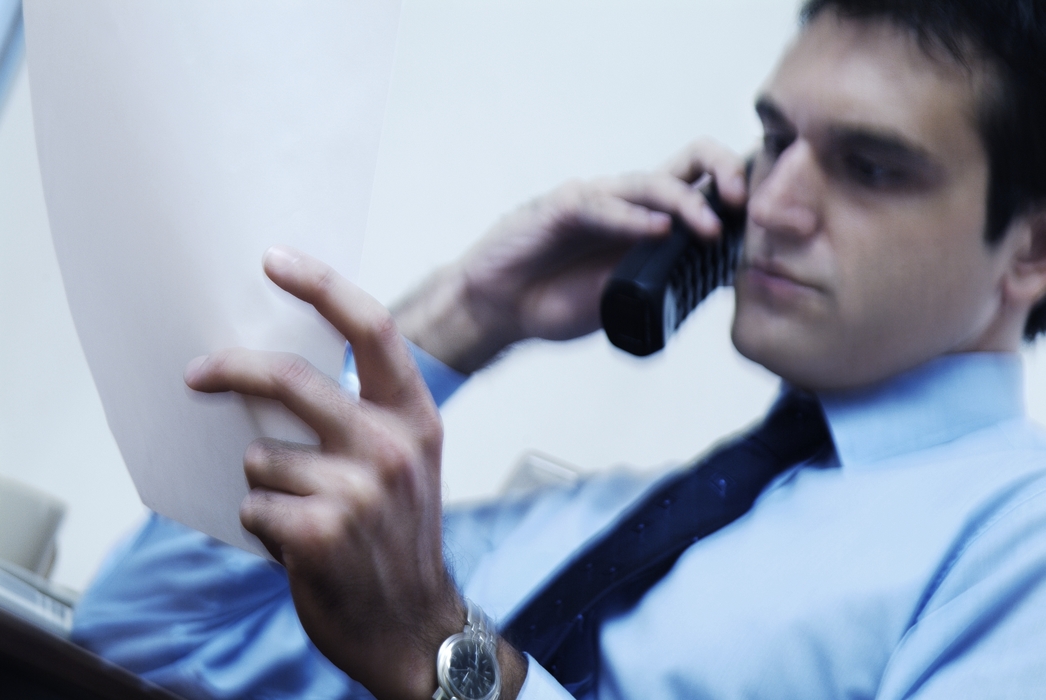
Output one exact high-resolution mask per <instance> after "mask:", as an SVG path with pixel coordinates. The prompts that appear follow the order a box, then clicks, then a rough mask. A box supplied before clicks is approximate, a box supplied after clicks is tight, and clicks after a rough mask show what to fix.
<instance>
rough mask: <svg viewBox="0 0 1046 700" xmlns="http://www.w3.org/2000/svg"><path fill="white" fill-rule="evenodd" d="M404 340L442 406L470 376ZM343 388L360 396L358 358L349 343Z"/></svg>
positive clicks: (431, 392) (346, 347)
mask: <svg viewBox="0 0 1046 700" xmlns="http://www.w3.org/2000/svg"><path fill="white" fill-rule="evenodd" d="M404 340H405V341H406V343H407V347H408V348H410V352H411V354H412V355H414V362H415V363H417V365H418V369H419V370H420V371H421V378H422V379H424V380H425V385H426V386H427V387H428V388H429V393H430V394H432V399H433V401H435V402H436V405H437V406H442V405H443V403H444V402H445V401H446V400H447V399H449V398H450V397H451V395H452V394H453V393H454V392H455V391H457V390H458V388H459V387H461V385H462V384H464V383H465V382H466V381H468V376H466V375H464V374H462V373H461V372H458V371H457V370H455V369H451V368H450V367H448V366H447V365H445V364H443V363H442V362H440V361H439V360H437V359H436V358H435V357H433V356H432V355H430V354H428V353H427V352H425V351H424V350H422V349H421V348H419V347H418V346H417V345H415V344H414V343H412V342H410V341H409V340H407V339H406V338H404ZM341 386H342V388H343V389H345V390H346V391H348V392H350V393H352V394H354V395H356V396H359V394H360V380H359V377H358V376H357V375H356V358H355V357H354V356H353V354H352V346H351V345H349V344H348V343H346V344H345V362H344V363H343V365H342V370H341Z"/></svg>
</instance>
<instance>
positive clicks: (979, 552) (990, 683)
mask: <svg viewBox="0 0 1046 700" xmlns="http://www.w3.org/2000/svg"><path fill="white" fill-rule="evenodd" d="M957 549H958V551H957V552H956V553H955V554H954V556H953V557H952V558H951V563H950V565H949V566H947V567H946V570H945V571H943V572H941V573H940V574H939V575H938V577H937V581H938V584H937V585H936V586H935V587H934V588H933V589H932V590H931V591H930V592H929V594H928V595H927V596H926V603H925V605H924V606H923V607H922V610H921V611H920V612H919V613H918V615H917V616H916V619H915V622H914V624H913V625H912V626H911V627H910V628H909V630H908V632H907V634H906V635H905V636H904V638H903V639H902V640H901V643H900V644H899V645H898V647H897V648H896V650H895V652H894V654H893V656H892V657H891V659H890V662H889V664H888V665H887V669H886V673H885V674H884V677H883V681H882V684H881V685H880V691H879V694H878V698H879V700H900V699H901V698H912V699H913V700H945V699H946V698H948V699H950V698H960V697H961V698H988V697H993V698H1030V697H1033V696H1034V697H1039V695H1038V693H1039V691H1035V690H1033V689H1035V688H1039V689H1042V688H1046V654H1044V652H1043V650H1044V649H1046V488H1042V489H1041V490H1039V491H1037V492H1033V494H1032V495H1031V496H1029V497H1028V498H1026V499H1024V500H1023V501H1021V502H1019V503H1017V504H1016V505H1015V506H1013V507H1012V508H1010V509H1008V510H1007V511H1006V512H1004V513H1002V514H1000V515H999V516H997V517H996V518H995V519H994V520H993V521H991V522H990V523H988V524H987V525H986V526H984V527H983V528H981V529H980V530H979V531H978V532H977V533H975V534H974V535H973V536H972V537H971V538H968V539H967V540H966V541H965V542H964V543H963V544H962V545H960V546H959V547H958V548H957Z"/></svg>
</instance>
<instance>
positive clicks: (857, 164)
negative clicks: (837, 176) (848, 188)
mask: <svg viewBox="0 0 1046 700" xmlns="http://www.w3.org/2000/svg"><path fill="white" fill-rule="evenodd" d="M843 167H844V169H845V172H846V175H847V177H849V178H850V179H851V180H853V181H854V182H856V183H857V184H859V185H862V186H864V187H870V188H875V189H887V188H892V187H898V186H901V185H904V184H905V183H906V181H907V174H906V173H905V171H904V170H903V169H901V168H898V167H895V166H893V165H891V164H889V163H886V162H883V161H881V160H877V159H875V158H872V157H868V156H866V155H864V154H862V153H848V154H847V155H846V156H844V158H843Z"/></svg>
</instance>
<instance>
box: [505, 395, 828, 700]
mask: <svg viewBox="0 0 1046 700" xmlns="http://www.w3.org/2000/svg"><path fill="white" fill-rule="evenodd" d="M830 444H831V437H830V436H829V433H828V427H827V425H826V424H825V421H824V416H823V414H822V412H821V406H820V404H819V403H818V402H817V399H816V398H815V397H814V396H812V395H810V394H804V393H800V392H796V391H792V392H789V393H788V394H786V395H785V396H784V397H782V398H781V400H780V401H778V402H777V404H776V405H775V406H774V408H773V409H772V410H771V411H770V414H769V415H768V416H767V417H766V419H765V420H764V421H763V422H762V423H761V424H760V425H759V426H757V427H756V428H755V429H754V430H752V431H750V432H748V433H746V434H745V435H743V436H742V437H740V438H737V439H736V440H734V441H732V442H730V443H728V444H726V445H724V446H722V447H719V448H717V449H715V450H714V451H713V452H711V453H710V454H709V455H707V456H705V457H701V458H699V459H698V460H697V461H696V462H695V463H694V464H693V465H692V466H690V467H687V468H685V469H683V470H681V471H679V472H678V473H676V474H675V475H673V476H672V477H670V478H668V479H667V480H666V481H665V482H664V483H663V484H661V485H660V486H658V487H657V488H655V489H654V491H653V492H652V493H650V494H649V495H647V496H646V497H645V498H643V500H641V501H640V502H639V503H637V504H636V505H635V506H633V507H632V508H631V509H630V510H629V511H628V512H627V513H625V514H624V515H623V516H622V517H621V518H620V519H619V520H618V522H617V525H615V526H614V527H613V528H612V529H610V530H609V531H608V532H606V533H605V534H603V535H602V536H601V537H599V538H598V539H596V540H594V541H593V542H591V543H590V544H589V545H587V546H586V547H585V548H584V549H583V550H581V551H580V552H579V553H578V554H576V555H575V557H574V558H573V559H572V560H571V561H570V562H569V563H567V564H565V565H564V567H563V568H562V569H561V570H560V572H559V574H557V575H556V576H555V577H554V578H553V579H551V580H550V581H549V582H548V583H547V584H546V585H545V586H544V587H543V588H541V589H540V590H538V591H537V592H536V593H535V594H534V595H533V596H532V597H531V599H530V600H529V601H528V602H527V603H526V605H525V606H524V607H523V608H521V609H520V611H519V612H518V613H517V614H516V615H515V617H513V618H512V619H511V620H509V621H508V622H507V623H506V624H505V625H504V626H503V628H502V634H503V635H505V637H506V638H507V639H508V640H509V641H510V642H512V643H513V644H514V645H515V646H516V648H517V649H520V650H521V651H525V652H527V653H529V654H530V655H531V656H533V657H534V658H535V659H536V660H537V661H538V662H539V663H540V664H541V665H542V666H544V667H545V669H546V670H548V671H549V672H550V673H551V674H552V675H553V676H554V677H555V678H556V680H558V681H559V682H560V683H562V684H563V686H564V687H565V688H566V689H567V690H569V691H570V692H571V693H573V694H574V695H580V694H581V693H583V692H585V691H587V690H588V689H589V688H591V686H592V684H593V682H594V681H595V678H596V674H597V673H598V661H599V648H598V647H599V644H598V641H599V640H598V632H599V625H600V623H601V622H602V621H603V620H604V619H607V618H609V617H612V616H614V615H615V614H618V613H621V612H624V611H626V610H628V609H629V608H631V607H632V606H634V605H635V604H636V603H637V602H638V601H639V599H640V598H641V597H643V595H644V594H645V593H646V592H647V591H648V590H649V589H650V588H651V587H652V586H653V585H654V584H655V583H657V582H658V581H659V580H660V579H661V577H663V576H664V575H665V574H666V573H668V571H669V569H671V568H672V565H673V564H675V562H676V559H678V558H679V556H680V555H681V554H682V553H683V551H684V550H686V548H687V547H689V546H690V545H692V544H693V543H694V542H697V540H699V539H701V538H702V537H705V536H706V535H709V534H711V533H713V532H715V531H716V530H718V529H719V528H721V527H723V526H725V525H727V524H729V523H731V522H733V521H734V520H736V519H737V518H739V517H740V516H741V515H743V514H744V513H745V512H747V511H748V509H749V508H751V507H752V503H753V502H754V501H755V499H756V498H757V497H758V496H759V494H760V492H761V491H762V490H763V488H765V487H766V485H767V484H768V483H769V482H770V481H771V480H772V479H773V478H774V477H775V476H777V475H778V474H780V473H781V472H782V471H784V470H785V469H787V468H788V467H790V466H793V465H795V464H799V463H800V462H804V461H806V460H808V459H810V458H811V457H814V456H815V455H817V454H818V453H819V452H820V451H822V450H825V449H826V448H827V447H828V446H829V445H830Z"/></svg>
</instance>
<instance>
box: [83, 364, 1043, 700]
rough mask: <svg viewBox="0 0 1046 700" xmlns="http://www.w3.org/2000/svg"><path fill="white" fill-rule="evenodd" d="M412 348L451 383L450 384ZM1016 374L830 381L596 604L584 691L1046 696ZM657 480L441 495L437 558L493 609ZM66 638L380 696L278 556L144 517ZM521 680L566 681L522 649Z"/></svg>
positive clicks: (525, 590)
mask: <svg viewBox="0 0 1046 700" xmlns="http://www.w3.org/2000/svg"><path fill="white" fill-rule="evenodd" d="M419 357H420V358H421V363H422V365H423V368H424V369H425V374H426V379H427V380H428V381H430V382H431V385H432V386H433V388H434V389H435V390H436V392H438V393H440V394H441V395H442V396H443V397H444V398H445V397H446V396H447V395H449V392H452V391H453V389H454V388H455V387H456V386H457V385H458V384H460V382H461V381H463V378H462V377H460V376H459V375H455V374H454V373H453V372H452V371H451V370H448V369H447V368H445V367H442V366H440V365H439V364H438V363H435V361H433V360H432V359H431V358H426V357H424V356H420V355H419ZM426 365H427V366H426ZM1022 392H1023V381H1022V368H1021V362H1020V359H1019V357H1018V356H1016V355H1008V354H1002V355H992V354H967V355H951V356H945V357H941V358H938V359H936V360H934V361H932V362H930V363H928V364H926V365H924V366H922V367H919V368H917V369H915V370H913V371H910V372H908V373H906V374H904V375H901V376H898V377H895V378H893V379H891V380H890V381H888V382H886V383H884V384H882V385H880V386H877V387H874V388H871V389H868V390H864V391H859V392H851V393H845V394H831V395H822V396H821V400H822V405H823V406H824V409H825V414H826V417H827V419H828V423H829V426H830V429H831V432H832V436H833V440H834V443H835V446H836V451H835V454H834V455H832V456H831V457H830V458H829V460H828V461H827V462H824V463H807V464H803V465H798V466H796V467H794V468H793V469H791V470H789V471H787V472H786V473H784V474H782V475H781V476H780V477H779V478H778V479H777V480H775V481H774V482H773V483H772V484H771V485H770V486H769V487H768V488H767V489H766V490H765V491H764V493H763V494H762V495H761V496H760V498H759V499H758V501H757V502H756V504H755V506H754V507H753V509H752V510H751V511H750V512H749V513H748V514H747V515H745V516H743V517H742V518H740V519H739V520H737V521H735V522H734V523H732V524H731V525H729V526H727V527H725V528H723V529H722V530H720V531H719V532H717V533H715V534H714V535H712V536H710V537H708V538H706V539H704V540H701V541H700V542H698V543H697V544H695V545H694V546H692V547H691V548H690V549H689V550H688V551H687V552H686V553H685V554H684V555H683V557H682V558H681V559H680V560H679V561H678V563H677V564H676V565H675V567H674V568H673V569H672V571H671V572H670V573H669V574H668V575H667V576H666V577H665V578H664V579H662V581H661V582H659V583H658V584H657V585H656V586H655V587H654V588H652V589H651V590H650V591H649V593H648V594H647V595H646V596H645V597H644V598H643V599H642V601H641V602H640V604H639V605H638V606H637V607H636V608H635V609H633V610H631V611H629V612H628V613H626V614H624V615H622V616H620V617H618V618H615V619H613V620H610V621H608V622H607V623H606V624H605V625H604V627H603V629H602V632H601V652H602V665H601V672H600V677H599V683H598V685H597V687H596V688H595V689H594V690H593V691H592V694H591V697H593V698H597V697H598V698H600V699H605V698H613V699H617V698H622V699H625V698H628V699H637V698H716V699H717V700H723V699H730V698H802V699H804V700H805V699H817V698H877V699H879V700H899V699H900V698H918V699H920V700H937V699H942V700H943V699H945V698H947V699H949V700H951V699H954V698H989V697H990V698H1042V697H1046V435H1044V433H1043V431H1041V430H1040V428H1039V427H1038V426H1036V425H1034V424H1032V423H1030V422H1029V421H1028V419H1027V418H1026V416H1025V413H1024V408H1023V397H1022ZM660 477H661V475H658V474H649V473H648V474H632V473H624V472H614V473H605V474H601V475H599V476H596V477H593V478H591V479H588V480H586V481H583V482H582V483H580V484H578V485H577V486H575V487H572V488H569V489H549V490H545V491H542V492H537V493H533V494H529V495H526V496H520V497H515V498H513V499H508V500H503V501H501V502H497V503H492V504H489V505H485V506H479V507H471V508H466V509H451V510H449V511H448V512H447V514H446V552H447V561H448V563H449V565H450V567H451V569H452V571H453V573H454V576H455V578H456V580H457V581H458V583H459V585H460V586H461V588H462V591H463V592H464V593H465V595H467V596H469V597H470V598H472V599H473V600H475V601H476V602H478V603H479V604H480V605H481V606H483V608H484V609H485V610H486V611H487V612H488V613H490V614H491V615H492V616H493V617H494V618H495V619H501V620H505V619H507V618H508V617H509V616H510V615H511V614H512V612H513V611H514V610H515V609H516V608H517V607H518V606H519V605H521V604H523V603H525V601H526V598H527V596H528V595H529V594H530V593H531V592H533V590H534V589H535V588H536V587H537V586H539V585H540V584H541V583H542V582H543V581H544V580H545V579H546V578H547V577H549V576H551V575H553V574H554V572H555V571H556V569H557V567H558V566H560V565H561V564H562V563H563V562H564V561H565V560H567V559H568V558H569V557H570V556H571V554H572V553H573V552H574V551H575V550H576V549H577V548H578V547H579V546H581V545H582V544H583V543H584V542H585V541H586V540H588V539H589V538H591V537H593V536H595V535H596V534H598V533H599V532H600V531H602V530H603V529H604V528H606V527H609V526H610V525H611V524H612V523H613V521H614V519H615V517H616V516H617V515H618V514H619V513H620V512H621V511H622V510H623V509H624V508H626V507H627V506H628V505H629V504H630V503H632V502H634V501H635V499H636V498H638V497H640V496H641V495H642V493H643V492H644V491H646V490H647V489H649V488H651V486H652V485H653V484H655V483H656V481H657V480H658V479H659V478H660ZM74 638H75V639H76V640H77V641H79V642H80V643H82V644H84V645H85V646H87V647H89V648H92V649H95V650H96V651H98V652H99V653H101V654H102V655H104V656H106V657H108V658H110V659H112V660H114V661H116V662H117V663H119V664H121V665H124V666H126V667H128V668H130V669H132V670H134V671H137V672H138V673H141V674H142V675H144V676H145V677H147V678H149V679H150V680H153V681H154V682H157V683H159V684H161V685H165V686H167V687H170V688H172V689H174V690H176V691H177V692H179V693H181V694H183V695H185V696H186V697H188V698H215V697H219V698H284V697H286V698H291V697H295V698H297V697H308V698H313V697H315V698H350V697H352V698H355V697H363V698H366V697H369V695H368V694H367V693H366V691H365V690H363V689H362V688H360V687H359V686H357V685H356V684H354V683H353V682H352V681H351V680H349V679H347V678H346V677H345V676H344V675H343V674H341V673H340V672H339V671H338V670H337V669H335V668H334V667H333V666H331V664H329V663H328V662H327V661H326V660H325V659H324V658H323V657H322V656H321V655H320V654H319V653H318V652H316V650H315V649H314V648H313V647H312V646H311V644H310V643H309V642H308V640H307V638H306V637H305V635H304V633H303V632H302V630H301V627H300V625H299V624H298V621H297V618H296V616H295V614H294V608H293V604H292V602H291V599H290V595H289V592H288V588H287V580H286V577H285V576H284V574H283V572H282V570H281V569H280V568H279V567H278V566H276V565H273V564H270V563H268V562H266V561H264V560H262V559H260V558H258V557H254V556H252V555H249V554H246V553H244V552H241V551H239V550H235V549H232V548H230V547H228V546H225V545H222V544H219V543H217V542H215V541H213V540H211V539H209V538H207V537H206V536H204V535H201V534H199V533H196V532H193V531H190V530H187V529H186V528H184V527H182V526H179V525H176V524H174V523H171V522H170V521H167V520H165V519H163V518H161V517H159V516H155V515H154V516H152V517H150V518H149V520H148V522H147V523H146V524H145V526H144V527H143V528H142V529H141V530H140V531H139V532H138V533H137V534H136V535H135V536H134V537H133V538H132V539H131V540H130V541H129V542H128V543H126V544H125V545H124V546H123V547H122V548H120V549H119V550H118V551H117V552H114V554H113V556H112V557H111V559H110V562H109V563H108V564H107V565H106V567H105V568H104V570H103V572H102V573H101V574H100V575H99V577H98V579H97V580H96V582H95V583H94V585H93V586H92V588H91V589H90V590H88V591H87V593H86V594H85V596H84V598H83V599H82V602H81V603H80V606H79V608H78V610H77V615H76V624H75V627H74ZM521 697H522V698H523V699H524V700H537V699H539V698H566V697H569V696H568V695H567V694H566V693H565V691H563V690H562V688H560V687H559V686H558V685H557V684H556V683H555V681H554V680H552V679H551V677H550V676H549V675H548V674H547V673H545V672H544V670H543V669H541V667H540V666H538V665H537V664H536V663H534V662H533V660H531V663H530V669H529V672H528V676H527V681H526V684H525V686H524V689H523V693H522V695H521Z"/></svg>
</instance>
